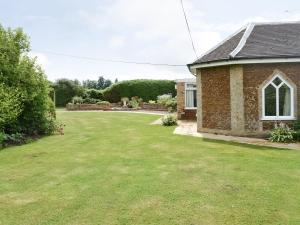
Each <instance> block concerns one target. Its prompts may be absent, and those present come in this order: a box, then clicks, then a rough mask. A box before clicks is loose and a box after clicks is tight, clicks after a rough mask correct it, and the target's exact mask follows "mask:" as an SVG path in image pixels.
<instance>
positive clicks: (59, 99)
mask: <svg viewBox="0 0 300 225" xmlns="http://www.w3.org/2000/svg"><path fill="white" fill-rule="evenodd" d="M52 86H53V88H54V90H55V101H56V106H66V104H67V103H69V102H70V101H71V100H72V98H73V97H74V96H80V97H83V95H84V89H83V87H82V86H81V85H80V83H79V81H77V80H74V81H73V80H68V79H59V80H57V81H56V82H55V83H54V84H53V85H52Z"/></svg>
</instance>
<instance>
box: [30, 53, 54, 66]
mask: <svg viewBox="0 0 300 225" xmlns="http://www.w3.org/2000/svg"><path fill="white" fill-rule="evenodd" d="M28 55H29V57H31V58H36V61H37V63H38V64H39V65H40V66H41V67H42V68H45V67H47V66H49V65H50V64H51V63H50V61H49V59H48V57H47V56H46V55H45V54H43V53H39V52H29V54H28Z"/></svg>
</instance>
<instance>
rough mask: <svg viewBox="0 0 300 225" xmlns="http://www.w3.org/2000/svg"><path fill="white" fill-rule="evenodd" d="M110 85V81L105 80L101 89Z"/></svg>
mask: <svg viewBox="0 0 300 225" xmlns="http://www.w3.org/2000/svg"><path fill="white" fill-rule="evenodd" d="M111 85H112V82H111V80H109V79H107V80H105V81H104V85H103V89H105V88H107V87H109V86H111Z"/></svg>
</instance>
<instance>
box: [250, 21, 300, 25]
mask: <svg viewBox="0 0 300 225" xmlns="http://www.w3.org/2000/svg"><path fill="white" fill-rule="evenodd" d="M254 24H255V25H281V24H300V20H295V21H273V22H254Z"/></svg>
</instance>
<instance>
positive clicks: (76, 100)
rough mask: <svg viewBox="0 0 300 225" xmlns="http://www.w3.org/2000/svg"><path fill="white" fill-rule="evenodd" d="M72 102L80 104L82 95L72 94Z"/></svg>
mask: <svg viewBox="0 0 300 225" xmlns="http://www.w3.org/2000/svg"><path fill="white" fill-rule="evenodd" d="M72 103H73V104H82V103H83V99H82V97H79V96H74V97H73V98H72Z"/></svg>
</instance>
